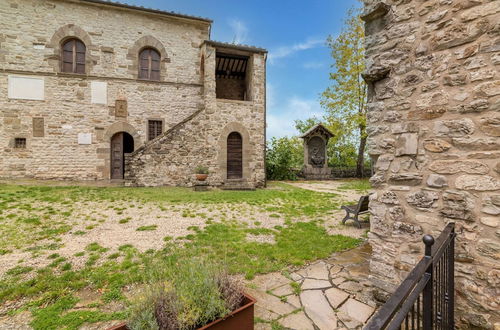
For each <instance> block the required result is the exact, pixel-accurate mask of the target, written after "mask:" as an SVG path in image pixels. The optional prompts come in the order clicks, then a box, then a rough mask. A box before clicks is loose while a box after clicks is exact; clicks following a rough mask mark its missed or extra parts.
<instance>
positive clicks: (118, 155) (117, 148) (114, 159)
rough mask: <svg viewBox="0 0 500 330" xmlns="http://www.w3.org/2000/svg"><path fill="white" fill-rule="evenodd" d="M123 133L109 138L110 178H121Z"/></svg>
mask: <svg viewBox="0 0 500 330" xmlns="http://www.w3.org/2000/svg"><path fill="white" fill-rule="evenodd" d="M124 158H125V156H124V152H123V133H116V134H115V135H113V137H112V138H111V179H123V168H124V160H125V159H124Z"/></svg>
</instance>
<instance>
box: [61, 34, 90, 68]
mask: <svg viewBox="0 0 500 330" xmlns="http://www.w3.org/2000/svg"><path fill="white" fill-rule="evenodd" d="M85 53H86V47H85V44H84V43H83V42H81V41H80V40H78V39H70V40H68V41H66V42H65V43H64V45H63V47H62V65H61V70H62V71H63V72H70V73H82V74H83V73H85Z"/></svg>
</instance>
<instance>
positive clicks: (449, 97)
mask: <svg viewBox="0 0 500 330" xmlns="http://www.w3.org/2000/svg"><path fill="white" fill-rule="evenodd" d="M363 19H364V20H365V21H366V34H367V37H366V48H367V71H366V73H365V75H364V76H365V80H366V81H367V82H368V83H369V85H370V88H369V104H368V107H369V113H368V122H369V127H368V133H369V151H370V153H371V155H372V157H373V158H374V160H376V166H375V169H376V173H375V175H374V176H373V177H372V179H371V182H372V184H373V186H374V187H375V194H374V195H372V198H371V202H370V211H371V218H370V221H371V232H370V234H369V240H370V243H371V245H372V247H373V251H374V252H373V256H372V260H371V264H370V269H371V278H372V281H373V283H374V285H375V286H376V287H378V288H380V289H382V290H385V291H392V290H394V288H395V286H396V285H397V284H399V283H400V282H401V280H402V279H403V278H404V277H405V276H406V275H407V273H408V271H409V270H410V269H411V268H412V266H413V265H414V264H415V263H416V262H417V261H418V260H419V258H420V257H421V256H422V254H423V244H422V243H421V238H422V235H423V234H424V233H430V234H433V235H438V234H439V232H440V231H441V230H442V229H443V228H444V227H445V225H446V223H448V222H455V223H456V230H457V232H458V237H457V243H456V260H457V263H456V286H455V287H456V290H457V294H456V301H457V306H456V307H457V322H458V324H459V327H460V328H474V327H479V328H486V329H493V328H498V326H499V322H500V313H499V310H500V307H499V306H500V301H499V300H498V297H500V292H499V284H500V281H499V276H500V264H499V262H498V260H499V258H500V228H499V222H500V163H499V161H500V114H499V111H500V76H499V65H500V1H491V0H428V1H424V0H414V1H409V0H387V1H385V2H381V1H378V0H365V13H364V16H363Z"/></svg>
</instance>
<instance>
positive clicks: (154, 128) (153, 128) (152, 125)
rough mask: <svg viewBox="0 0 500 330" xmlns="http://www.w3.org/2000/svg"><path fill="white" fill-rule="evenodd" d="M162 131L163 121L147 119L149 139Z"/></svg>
mask: <svg viewBox="0 0 500 330" xmlns="http://www.w3.org/2000/svg"><path fill="white" fill-rule="evenodd" d="M162 133H163V121H161V120H149V121H148V140H149V141H151V140H153V139H154V138H156V137H157V136H160V135H161V134H162Z"/></svg>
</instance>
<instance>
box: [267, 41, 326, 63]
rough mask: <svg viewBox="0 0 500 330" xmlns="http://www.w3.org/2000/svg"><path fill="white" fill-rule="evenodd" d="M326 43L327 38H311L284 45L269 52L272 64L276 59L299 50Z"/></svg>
mask: <svg viewBox="0 0 500 330" xmlns="http://www.w3.org/2000/svg"><path fill="white" fill-rule="evenodd" d="M324 43H325V40H323V39H316V38H309V39H307V40H306V41H304V42H301V43H297V44H294V45H289V46H282V47H278V48H276V49H274V50H271V51H270V52H269V56H268V59H269V62H270V63H271V64H273V63H274V61H275V60H277V59H281V58H285V57H288V56H290V55H292V54H294V53H297V52H300V51H303V50H307V49H311V48H316V47H318V46H319V45H321V44H324Z"/></svg>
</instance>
